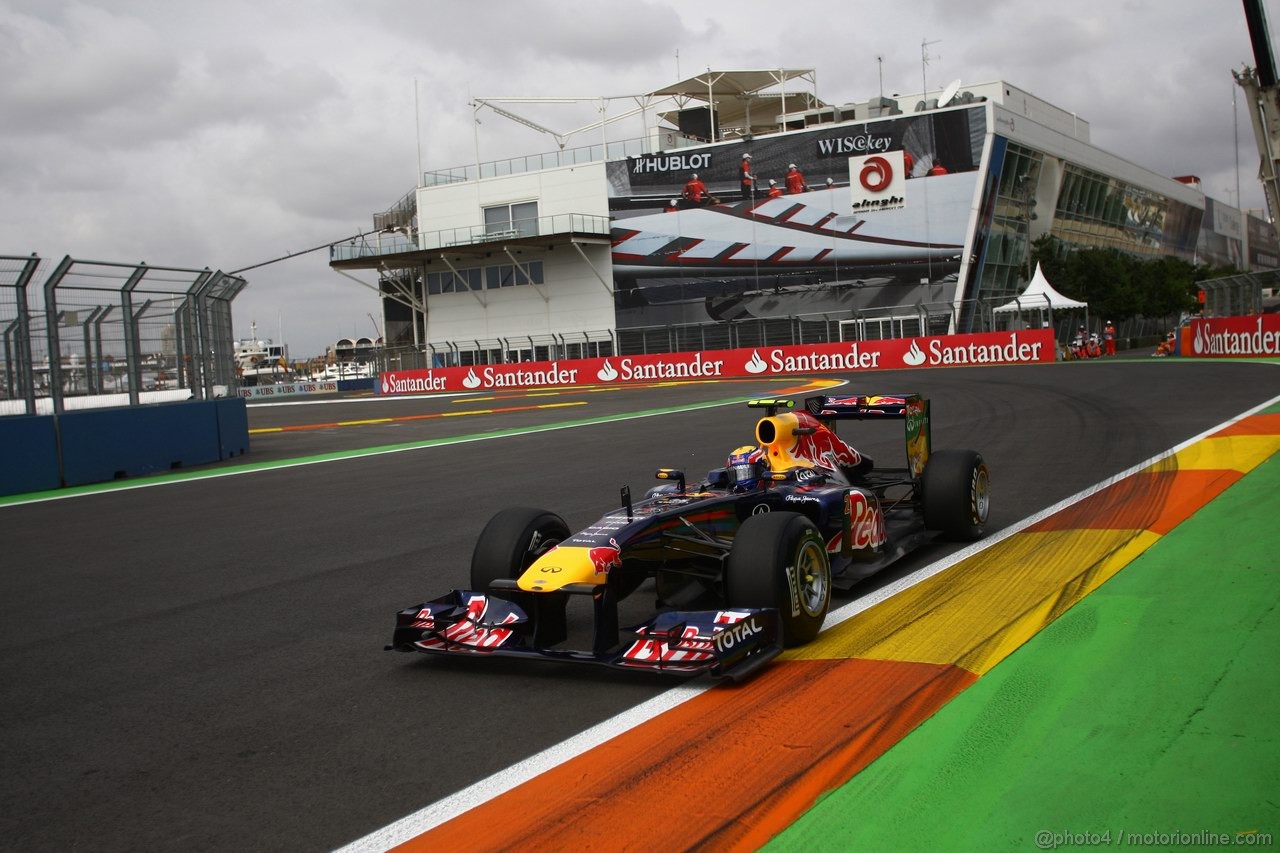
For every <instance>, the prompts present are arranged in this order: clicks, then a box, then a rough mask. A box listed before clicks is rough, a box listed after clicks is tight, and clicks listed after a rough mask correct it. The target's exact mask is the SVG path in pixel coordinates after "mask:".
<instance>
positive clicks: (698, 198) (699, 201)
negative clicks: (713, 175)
mask: <svg viewBox="0 0 1280 853" xmlns="http://www.w3.org/2000/svg"><path fill="white" fill-rule="evenodd" d="M682 195H683V196H684V200H685V201H687V202H689V204H695V205H698V206H701V205H703V204H706V202H707V185H706V184H704V183H703V182H702V181H701V180H700V179H699V178H698V173H697V172H695V173H694V174H693V177H692V178H690V179H689V183H687V184H685V185H684V192H683V193H682Z"/></svg>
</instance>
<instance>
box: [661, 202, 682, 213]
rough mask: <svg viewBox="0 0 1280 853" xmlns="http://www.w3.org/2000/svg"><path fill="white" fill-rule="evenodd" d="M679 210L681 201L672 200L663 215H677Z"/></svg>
mask: <svg viewBox="0 0 1280 853" xmlns="http://www.w3.org/2000/svg"><path fill="white" fill-rule="evenodd" d="M679 209H680V199H678V198H673V199H671V203H670V204H668V205H667V207H666V210H664V211H663V213H675V212H676V211H677V210H679Z"/></svg>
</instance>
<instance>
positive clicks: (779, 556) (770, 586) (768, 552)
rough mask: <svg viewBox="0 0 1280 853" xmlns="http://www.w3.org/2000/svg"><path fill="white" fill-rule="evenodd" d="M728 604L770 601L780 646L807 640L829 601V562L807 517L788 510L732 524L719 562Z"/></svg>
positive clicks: (767, 604)
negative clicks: (723, 560)
mask: <svg viewBox="0 0 1280 853" xmlns="http://www.w3.org/2000/svg"><path fill="white" fill-rule="evenodd" d="M724 586H725V601H726V603H727V604H728V605H729V606H730V607H752V608H757V607H773V608H776V609H777V610H778V613H779V614H780V616H781V622H782V639H783V644H784V645H786V646H799V645H803V644H805V643H808V642H811V641H812V640H813V639H814V638H815V637H817V636H818V632H819V631H820V630H822V623H823V621H824V620H825V619H826V618H827V610H828V609H829V608H830V607H831V563H830V561H829V560H828V559H827V546H826V543H825V542H824V541H823V539H822V534H821V533H819V532H818V528H817V527H815V526H814V524H813V522H812V521H810V520H809V519H807V518H805V517H804V516H803V515H800V514H799V513H794V512H771V513H768V514H766V515H753V516H751V517H750V518H748V519H747V520H746V521H744V522H743V523H742V526H741V527H740V528H738V534H737V536H736V537H734V540H733V548H732V549H731V550H730V551H729V559H728V561H727V563H726V565H725V576H724Z"/></svg>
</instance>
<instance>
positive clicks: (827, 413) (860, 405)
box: [804, 394, 926, 421]
mask: <svg viewBox="0 0 1280 853" xmlns="http://www.w3.org/2000/svg"><path fill="white" fill-rule="evenodd" d="M925 403H926V401H925V399H924V398H923V397H921V396H920V395H919V394H852V395H848V396H838V397H837V396H821V397H806V398H805V401H804V407H805V409H806V410H807V411H808V412H809V414H811V415H813V416H814V417H815V418H818V419H819V420H824V421H826V420H835V421H843V420H880V419H882V418H906V417H907V409H908V407H911V406H912V404H915V405H916V406H919V405H922V404H925Z"/></svg>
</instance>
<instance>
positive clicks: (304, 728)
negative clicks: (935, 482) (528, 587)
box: [0, 359, 1280, 851]
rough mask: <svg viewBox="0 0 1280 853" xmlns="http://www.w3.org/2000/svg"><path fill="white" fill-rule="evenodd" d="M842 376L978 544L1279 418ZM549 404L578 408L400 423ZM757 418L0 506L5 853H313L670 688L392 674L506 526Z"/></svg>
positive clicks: (267, 443) (635, 398)
mask: <svg viewBox="0 0 1280 853" xmlns="http://www.w3.org/2000/svg"><path fill="white" fill-rule="evenodd" d="M851 378H852V382H851V383H850V384H849V385H847V386H845V388H843V389H841V393H843V392H846V391H847V392H864V393H899V392H908V391H920V392H922V393H924V394H926V395H927V396H929V397H930V398H931V399H932V401H933V440H934V446H935V447H936V448H948V447H955V448H974V449H977V450H980V451H981V452H982V453H983V454H984V455H985V456H986V458H987V461H988V464H989V465H990V467H991V482H992V496H993V497H992V500H993V504H992V505H993V511H992V521H993V527H995V528H999V527H1002V526H1005V525H1008V524H1011V523H1013V522H1015V521H1018V520H1020V519H1022V518H1024V517H1025V516H1027V515H1029V514H1031V513H1033V512H1036V511H1037V510H1040V509H1042V508H1044V507H1046V506H1048V505H1050V504H1052V503H1054V502H1056V501H1058V500H1060V499H1062V498H1064V497H1066V496H1069V495H1071V494H1073V493H1075V492H1077V491H1079V490H1080V489H1082V488H1085V487H1087V486H1090V485H1092V484H1094V483H1096V482H1098V481H1099V480H1101V479H1103V478H1106V477H1108V476H1110V475H1113V474H1116V473H1118V472H1120V471H1122V470H1124V469H1125V468H1127V467H1129V466H1132V465H1134V464H1136V463H1138V462H1140V461H1142V460H1144V459H1147V458H1148V457H1150V456H1152V455H1154V454H1156V453H1159V452H1161V451H1163V450H1165V449H1166V448H1169V447H1171V446H1173V445H1175V444H1178V443H1180V442H1182V441H1184V440H1186V439H1188V438H1190V437H1192V436H1194V435H1196V434H1198V433H1200V432H1202V431H1203V430H1205V429H1207V428H1209V427H1211V426H1213V425H1215V424H1218V423H1220V422H1221V421H1223V420H1225V419H1227V418H1229V417H1231V416H1234V415H1236V414H1239V413H1240V412H1242V411H1244V410H1246V409H1249V408H1251V407H1253V406H1255V405H1258V404H1260V403H1262V402H1264V401H1266V400H1269V399H1271V398H1273V397H1275V396H1277V395H1280V367H1277V366H1276V365H1274V364H1261V363H1240V362H1218V363H1212V362H1201V363H1178V362H1174V360H1172V359H1170V360H1155V359H1152V360H1149V361H1129V362H1089V363H1072V364H1052V365H1042V366H1028V367H994V368H962V369H951V370H935V371H925V372H896V373H895V372H883V373H875V374H866V375H863V376H858V377H851ZM795 384H797V382H796V381H795V380H786V381H779V380H776V379H775V380H760V381H758V382H745V383H724V384H720V385H714V384H703V385H686V386H676V387H666V388H646V389H637V390H628V391H609V392H598V393H586V392H569V393H564V394H559V395H556V396H546V397H532V396H529V395H525V394H521V393H518V392H504V393H502V394H499V395H479V396H489V397H494V396H497V397H501V398H504V399H494V400H486V401H477V400H475V399H466V398H455V397H445V398H433V399H419V400H397V399H387V400H378V401H376V402H363V401H346V402H341V403H335V404H333V405H328V406H294V407H269V408H258V407H254V408H251V410H250V426H251V428H255V429H257V428H270V427H276V426H284V425H294V426H298V425H308V424H317V423H337V422H341V421H354V420H369V419H380V418H400V419H401V420H392V421H389V422H387V423H381V424H374V425H353V426H334V427H325V428H317V429H305V430H299V431H296V432H278V433H265V434H256V435H255V436H254V438H253V448H254V450H253V453H252V454H251V455H250V456H249V457H247V458H246V459H245V460H242V461H248V462H254V461H266V460H272V459H284V458H289V457H292V456H302V455H308V454H316V453H322V452H329V451H338V450H351V449H355V448H359V447H367V446H376V445H387V444H394V443H401V442H411V441H417V440H422V439H428V438H439V437H444V436H449V435H468V434H476V433H484V432H492V431H498V430H506V429H512V428H516V427H522V426H530V425H536V424H549V423H555V422H561V421H567V420H578V419H584V418H592V417H606V416H610V415H617V414H620V413H624V412H628V411H640V410H651V409H659V408H663V407H667V406H678V405H691V404H694V403H696V402H699V401H707V400H722V399H726V398H730V397H740V398H742V399H746V398H748V397H751V396H757V395H764V394H772V393H775V392H776V390H777V389H779V388H782V387H786V386H788V385H792V386H794V385H795ZM566 402H584V403H586V405H579V406H567V407H561V408H539V409H528V408H523V409H521V410H519V411H509V412H495V413H493V414H476V415H465V416H455V417H449V418H417V417H416V416H419V415H430V414H436V413H442V412H458V411H469V410H480V409H503V408H516V407H525V406H532V405H539V404H548V403H566ZM759 414H760V413H759V412H758V411H752V410H748V409H747V408H745V407H739V406H731V407H725V408H713V409H700V410H696V411H688V412H683V413H678V414H669V415H665V416H661V417H650V418H643V419H636V420H627V421H618V422H603V423H599V424H595V425H589V426H580V427H577V428H574V429H567V430H561V431H553V432H544V433H540V434H534V435H525V436H515V437H503V438H496V439H493V440H488V441H480V442H472V443H465V444H458V445H449V446H443V447H436V448H430V449H420V450H412V451H408V452H402V453H391V454H386V455H376V456H367V457H362V458H356V459H347V460H342V461H335V462H326V463H321V464H314V465H306V466H300V467H291V468H283V469H277V470H264V471H258V472H253V473H247V474H242V475H239V476H231V477H222V478H213V479H201V480H194V481H189V482H180V483H174V484H170V485H162V486H157V487H155V488H145V489H136V490H127V491H118V492H107V493H102V494H93V495H86V496H82V497H76V498H72V499H68V500H58V501H50V502H45V503H34V504H26V505H16V506H7V507H0V537H2V538H0V541H3V549H4V550H3V553H4V561H3V570H2V571H0V696H2V697H3V700H2V701H0V766H3V767H4V771H5V772H4V774H3V777H2V778H0V847H3V848H5V849H13V850H24V851H38V850H50V851H53V850H57V851H62V850H69V849H76V850H109V851H124V850H147V851H167V850H174V851H179V850H180V851H192V850H217V851H222V850H226V851H242V850H290V851H294V850H326V849H332V848H334V847H336V846H340V845H342V844H344V843H346V842H349V841H352V840H354V839H356V838H358V837H360V836H362V835H364V834H366V833H368V832H371V831H373V830H376V829H378V828H380V827H382V826H384V825H386V824H387V823H389V822H391V821H394V820H396V819H397V818H400V817H402V816H404V815H406V814H408V813H410V812H413V811H415V810H417V809H420V808H422V807H423V806H425V805H428V804H429V803H431V802H433V801H435V800H438V799H439V798H441V797H444V796H447V795H449V794H451V793H454V792H456V791H458V790H460V789H462V788H464V787H466V786H467V785H469V784H471V783H473V782H476V781H477V780H480V779H482V778H484V777H486V776H488V775H490V774H492V773H494V772H496V771H499V770H502V769H504V768H506V767H507V766H509V765H510V764H512V763H514V762H517V761H519V760H521V759H523V758H526V757H528V756H531V755H534V754H535V753H537V752H539V751H541V750H543V749H545V748H547V747H549V746H552V745H554V744H556V743H558V742H560V741H562V740H563V739H565V738H567V737H570V736H572V735H574V734H576V733H578V732H580V731H582V730H583V729H585V728H587V727H589V726H591V725H593V724H595V723H598V722H600V721H602V720H605V719H607V718H609V717H611V716H613V715H614V714H617V713H619V712H620V711H624V710H626V709H627V708H630V707H632V706H634V705H636V704H638V703H640V702H643V701H644V700H646V699H649V698H650V697H653V696H655V695H657V694H659V693H660V692H662V691H663V690H665V689H667V688H668V687H669V686H671V685H672V684H673V683H674V682H670V681H666V680H664V679H661V678H653V677H645V676H634V677H628V675H629V674H626V673H623V674H616V673H612V672H597V671H595V670H591V669H587V670H582V669H576V668H568V667H560V666H557V665H542V666H538V665H532V666H530V665H524V664H521V663H519V662H513V661H494V660H484V661H467V660H451V659H450V660H441V659H435V658H428V657H426V656H411V655H398V654H392V653H385V652H383V650H382V648H383V645H384V644H385V643H386V642H387V641H388V640H389V638H390V632H391V627H392V623H393V617H394V614H395V612H396V611H397V610H398V609H400V608H402V607H406V606H409V605H411V604H416V603H418V602H420V601H423V600H426V599H427V598H431V597H434V596H436V595H439V594H442V593H444V592H446V591H448V590H449V589H450V588H452V587H454V586H460V585H465V582H466V579H467V576H468V563H469V559H470V553H471V549H472V546H473V544H474V540H475V537H476V534H477V533H478V532H479V530H480V528H481V527H482V526H483V525H484V523H485V521H486V520H487V519H488V518H489V516H490V515H491V514H493V513H494V512H495V511H497V510H498V509H500V508H502V507H504V506H507V505H511V504H526V505H537V506H544V507H546V508H548V509H552V510H555V511H557V512H559V513H561V514H562V515H563V516H564V517H565V518H566V519H567V520H568V521H569V523H570V525H571V526H579V525H585V524H587V523H589V522H590V521H592V520H593V519H594V518H595V517H596V516H598V515H599V514H600V513H602V512H603V511H605V510H607V509H609V508H611V507H612V506H613V505H615V503H616V501H617V496H618V490H619V488H620V487H621V486H622V485H623V484H630V486H631V489H632V491H633V493H637V494H639V493H643V491H644V490H645V489H646V488H648V486H649V485H651V483H652V482H653V481H651V480H650V477H651V476H652V472H653V471H654V470H655V469H656V468H658V467H663V466H666V467H679V468H683V469H685V470H686V471H688V472H689V475H690V478H691V479H692V478H696V477H699V476H701V475H703V474H705V472H706V471H707V470H708V469H710V468H713V467H717V466H718V465H721V464H723V460H724V458H725V456H726V455H727V454H728V453H729V451H731V450H732V449H734V448H735V447H737V446H739V445H742V444H746V443H748V442H749V441H751V437H752V433H753V428H754V423H755V420H756V418H757V417H758V416H759ZM408 417H413V418H414V419H410V420H404V418H408ZM841 433H842V435H844V436H846V438H848V439H849V440H850V441H851V443H853V444H854V445H855V446H858V447H860V448H861V449H863V450H865V451H866V452H867V453H869V454H870V455H872V456H873V457H875V458H877V459H878V460H884V461H890V460H892V461H894V462H895V463H896V460H897V457H898V456H900V455H901V453H902V450H901V443H902V440H901V425H900V424H897V423H895V424H892V425H889V424H884V425H874V426H870V427H868V428H867V429H866V430H864V431H859V430H857V429H850V430H845V429H842V430H841ZM949 547H950V546H933V547H930V548H927V549H925V551H924V552H923V553H920V554H918V555H916V556H913V557H912V558H910V560H909V562H907V563H906V564H905V565H902V566H901V567H900V568H895V570H894V572H893V574H892V575H890V576H889V577H883V576H882V577H879V578H874V579H872V580H871V581H869V582H868V584H867V588H874V587H875V586H877V585H880V584H884V583H887V582H888V581H890V580H892V579H893V578H894V577H897V576H900V575H902V574H904V573H906V572H908V571H911V570H912V569H915V568H918V567H920V566H922V565H925V564H927V563H928V562H931V561H933V560H935V559H937V558H939V557H941V556H943V555H945V554H946V553H948V548H949ZM857 592H858V591H856V590H855V593H857ZM639 594H640V595H643V591H642V592H641V593H639ZM839 603H841V602H839V601H838V602H837V604H839ZM674 795H675V793H674V792H673V796H674ZM673 819H674V820H678V819H679V818H678V811H676V812H673Z"/></svg>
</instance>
